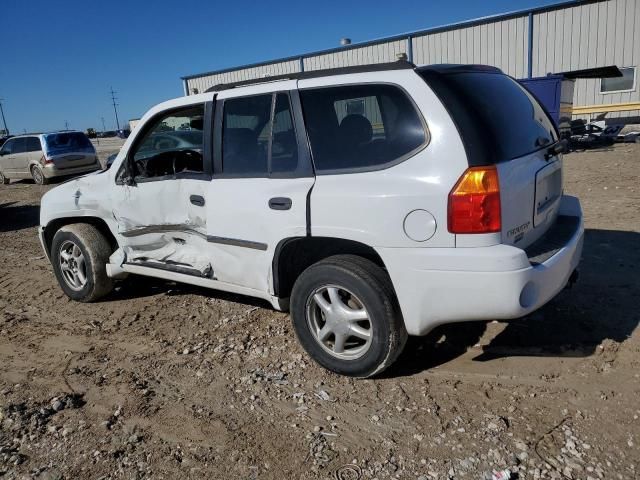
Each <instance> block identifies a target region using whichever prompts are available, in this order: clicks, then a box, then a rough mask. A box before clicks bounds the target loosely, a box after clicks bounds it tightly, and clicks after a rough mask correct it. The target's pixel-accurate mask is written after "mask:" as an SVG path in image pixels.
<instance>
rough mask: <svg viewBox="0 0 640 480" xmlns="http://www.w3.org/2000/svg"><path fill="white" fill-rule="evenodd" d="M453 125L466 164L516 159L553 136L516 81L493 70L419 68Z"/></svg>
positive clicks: (541, 112)
mask: <svg viewBox="0 0 640 480" xmlns="http://www.w3.org/2000/svg"><path fill="white" fill-rule="evenodd" d="M421 74H422V76H423V77H424V78H425V80H427V83H429V86H431V88H432V89H433V90H434V92H435V93H436V95H438V97H439V98H440V100H441V101H442V103H444V105H445V107H446V108H447V110H448V111H449V114H450V115H451V116H452V118H453V120H454V122H455V123H456V125H457V127H458V129H459V131H460V134H461V135H462V139H463V141H464V144H465V148H466V151H467V156H468V158H469V163H470V164H471V165H487V164H493V163H499V162H504V161H507V160H511V159H514V158H518V157H522V156H524V155H527V154H529V153H532V152H534V151H536V150H539V149H541V148H543V147H544V146H548V145H550V144H552V143H553V142H555V141H556V140H557V135H556V130H555V125H554V124H553V122H552V120H551V119H550V118H549V116H548V115H547V113H546V111H545V110H544V109H543V107H542V106H541V105H540V104H539V103H538V101H537V100H536V99H535V98H534V97H533V96H532V95H531V94H530V93H529V92H528V91H527V90H526V89H525V88H524V87H522V86H521V85H520V84H519V83H518V82H516V81H515V80H513V79H512V78H510V77H508V76H506V75H504V74H502V73H493V72H473V71H467V72H461V73H458V72H456V73H439V72H434V71H429V70H426V71H422V72H421Z"/></svg>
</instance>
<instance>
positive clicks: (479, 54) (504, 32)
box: [413, 16, 529, 78]
mask: <svg viewBox="0 0 640 480" xmlns="http://www.w3.org/2000/svg"><path fill="white" fill-rule="evenodd" d="M528 32H529V27H528V19H527V17H526V16H524V17H519V18H511V19H508V20H502V21H499V22H493V23H487V24H483V25H475V26H473V27H467V28H461V29H456V30H449V31H445V32H439V33H432V34H427V35H422V36H416V37H414V38H413V61H414V63H416V64H419V65H425V64H433V63H481V64H485V65H493V66H496V67H498V68H500V69H502V70H503V71H504V72H506V73H508V74H509V75H512V76H514V77H516V78H522V77H526V75H527V43H528V35H529V33H528Z"/></svg>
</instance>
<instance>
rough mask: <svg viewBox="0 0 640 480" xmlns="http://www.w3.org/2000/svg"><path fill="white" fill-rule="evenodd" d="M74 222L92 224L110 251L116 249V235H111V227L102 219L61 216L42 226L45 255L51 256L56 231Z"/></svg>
mask: <svg viewBox="0 0 640 480" xmlns="http://www.w3.org/2000/svg"><path fill="white" fill-rule="evenodd" d="M74 223H87V224H89V225H93V226H94V227H95V228H96V229H97V230H98V231H99V232H100V233H101V234H102V235H104V237H105V238H106V239H107V241H108V242H109V245H110V246H111V250H112V251H115V250H117V249H118V241H117V240H116V237H115V236H114V235H113V233H112V232H111V229H110V228H109V225H107V222H105V221H104V219H102V218H100V217H91V216H87V217H62V218H55V219H53V220H51V221H50V222H49V223H47V225H46V226H45V227H44V246H45V248H46V249H47V255H48V256H49V257H50V256H51V244H52V243H53V237H54V236H55V234H56V232H57V231H58V230H60V229H61V228H62V227H64V226H65V225H71V224H74Z"/></svg>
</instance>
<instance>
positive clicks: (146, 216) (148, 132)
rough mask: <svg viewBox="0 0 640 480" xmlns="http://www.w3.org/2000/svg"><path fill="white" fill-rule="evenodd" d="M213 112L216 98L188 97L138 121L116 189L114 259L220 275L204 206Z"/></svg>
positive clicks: (186, 272)
mask: <svg viewBox="0 0 640 480" xmlns="http://www.w3.org/2000/svg"><path fill="white" fill-rule="evenodd" d="M211 115H212V110H211V103H206V104H205V103H201V104H194V105H188V106H184V107H180V108H177V109H172V110H170V111H167V112H165V113H161V114H158V115H156V116H155V117H154V118H152V119H150V120H148V121H147V122H145V125H144V126H142V127H141V128H142V130H141V131H140V133H139V134H138V136H137V137H136V139H135V140H134V142H133V144H132V147H131V149H130V151H129V152H128V154H127V159H126V162H128V163H126V164H125V165H126V166H127V167H128V169H129V170H128V171H126V173H125V174H123V175H122V178H121V181H120V182H119V184H118V185H116V186H115V188H114V190H113V192H114V193H113V198H112V205H113V216H114V219H115V220H116V222H117V226H118V232H117V233H118V237H119V238H118V243H119V245H120V246H121V248H120V249H119V251H118V255H119V258H118V259H117V261H116V262H115V263H120V264H129V265H136V266H142V267H147V268H155V269H161V270H166V271H171V272H174V273H176V274H183V275H192V276H197V277H201V278H209V279H214V278H215V273H214V270H213V267H212V264H213V259H212V258H211V255H210V249H209V248H208V244H207V214H206V208H207V204H206V201H207V198H206V197H207V194H208V186H209V184H210V180H211V161H210V154H209V145H210V142H209V141H208V140H207V139H208V138H210V135H207V134H206V132H210V123H211V122H210V120H207V118H209V119H210V118H211ZM127 178H130V180H129V181H127ZM112 262H113V260H112ZM176 279H177V280H179V279H180V278H179V277H177V278H176Z"/></svg>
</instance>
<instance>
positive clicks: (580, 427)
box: [0, 140, 640, 480]
mask: <svg viewBox="0 0 640 480" xmlns="http://www.w3.org/2000/svg"><path fill="white" fill-rule="evenodd" d="M112 142H113V144H112V145H111V143H112ZM107 143H109V145H107ZM121 143H122V142H120V144H121ZM99 148H100V154H101V155H102V156H105V158H106V155H107V154H108V153H109V152H110V151H111V150H114V149H115V150H117V148H119V144H116V143H115V140H104V141H101V145H100V147H99ZM639 165H640V145H635V144H628V145H616V146H615V147H613V148H611V149H608V150H601V151H590V152H584V153H573V154H570V155H567V156H566V157H565V190H566V191H567V192H568V193H570V194H576V195H578V196H579V197H580V198H581V200H582V202H583V207H584V210H585V217H586V226H587V232H586V237H585V245H584V258H583V263H582V267H581V276H580V280H579V282H578V284H577V285H575V286H574V288H573V289H571V290H565V291H564V292H562V293H561V294H560V295H558V297H557V298H556V299H555V300H553V301H552V302H551V303H550V304H548V305H547V306H546V307H544V308H543V309H542V310H540V311H538V312H536V313H534V314H533V315H531V316H529V317H528V318H525V319H521V320H517V321H512V322H508V323H506V322H505V323H498V322H489V323H484V322H476V323H466V324H459V325H453V326H448V327H446V328H440V329H438V330H437V331H435V332H433V333H432V334H431V335H429V336H428V337H425V338H417V339H411V340H410V342H409V344H408V346H407V348H406V351H405V353H404V354H403V355H402V356H401V358H400V359H399V360H398V362H397V363H396V364H395V365H394V366H393V367H392V369H390V370H389V371H387V372H386V373H385V374H384V376H383V377H381V378H377V379H373V380H353V379H348V378H344V377H339V376H337V375H334V374H331V373H328V372H326V371H325V370H323V369H321V368H320V367H318V366H316V365H315V364H314V363H313V362H311V361H310V360H309V359H308V357H307V356H306V355H305V353H304V352H303V351H302V350H301V348H300V347H299V346H298V344H297V342H296V341H295V338H294V333H293V329H292V327H291V325H290V320H289V318H288V315H287V314H284V313H279V312H275V311H273V310H271V309H269V308H268V306H267V305H265V304H263V303H261V302H258V301H255V300H252V299H250V298H246V297H240V296H234V295H229V294H224V293H217V292H212V291H207V290H203V289H198V288H193V287H188V286H182V285H176V284H173V283H167V282H162V281H156V280H150V279H146V278H141V277H137V278H136V277H130V278H129V279H128V280H126V281H125V282H123V283H121V284H120V285H119V287H118V288H117V290H116V291H115V292H114V293H113V294H112V295H110V296H109V297H108V298H106V299H105V300H104V301H101V302H100V303H97V304H79V303H74V302H71V301H70V300H68V299H67V298H66V297H65V296H64V295H63V293H62V291H61V290H60V288H59V287H58V286H57V284H56V282H55V279H54V276H53V273H52V269H51V266H50V265H49V263H48V262H47V260H46V259H45V258H44V257H43V254H42V251H41V249H40V246H39V244H38V240H37V237H36V231H35V227H36V225H37V223H38V205H39V201H40V198H41V196H42V194H43V193H44V192H45V191H46V190H47V189H48V188H51V187H50V186H49V187H40V186H37V185H34V184H32V183H29V182H27V181H24V182H14V183H12V184H11V185H9V186H4V187H0V245H1V247H2V248H0V272H1V273H0V365H2V368H0V478H7V479H14V478H38V479H48V480H53V479H63V478H64V479H78V478H82V479H84V478H101V479H107V478H157V479H161V478H167V479H168V478H181V479H182V478H210V479H218V478H220V479H230V478H233V479H235V478H239V479H282V478H297V479H316V478H318V479H336V478H338V479H343V480H353V479H374V478H377V479H385V478H399V479H405V478H408V479H420V480H427V479H429V480H432V479H453V478H455V479H458V478H463V479H464V478H468V479H482V478H491V474H490V472H491V471H492V470H494V469H495V470H503V469H509V470H510V472H512V478H519V479H549V478H551V479H566V478H570V479H587V480H590V479H601V478H606V479H631V478H640V472H638V469H639V468H640V450H639V448H638V444H639V443H640V420H639V418H638V417H639V415H640V368H639V367H640V356H639V353H640V334H639V329H638V328H637V325H638V322H639V319H640V316H639V313H638V305H639V303H640V288H639V287H640V277H639V276H638V274H637V271H638V268H640V249H639V248H638V246H639V245H640V234H639V232H640V186H639V185H638V174H639V172H640V168H639Z"/></svg>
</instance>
